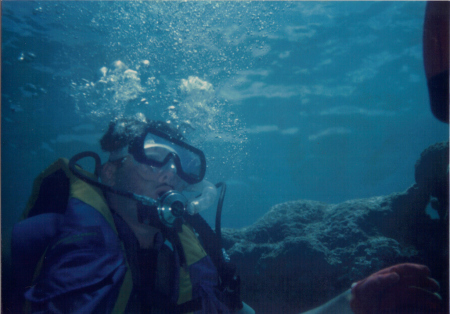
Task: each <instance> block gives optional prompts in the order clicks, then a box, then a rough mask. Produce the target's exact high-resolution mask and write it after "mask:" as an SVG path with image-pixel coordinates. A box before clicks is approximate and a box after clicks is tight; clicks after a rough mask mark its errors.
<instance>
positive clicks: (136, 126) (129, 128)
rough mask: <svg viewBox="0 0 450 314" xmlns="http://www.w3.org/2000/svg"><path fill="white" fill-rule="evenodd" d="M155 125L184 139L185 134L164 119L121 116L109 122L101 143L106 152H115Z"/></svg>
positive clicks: (164, 131) (171, 135) (173, 135)
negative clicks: (148, 119) (147, 119)
mask: <svg viewBox="0 0 450 314" xmlns="http://www.w3.org/2000/svg"><path fill="white" fill-rule="evenodd" d="M148 127H153V128H155V129H157V130H159V131H161V132H163V133H165V134H167V135H169V136H170V137H173V138H175V139H178V140H181V141H184V137H183V135H182V134H181V133H180V132H179V131H178V130H177V129H176V128H174V127H173V126H172V125H171V124H169V123H167V122H164V121H156V120H150V121H148V122H147V121H146V120H142V119H136V118H121V119H116V120H114V121H111V122H110V123H109V127H108V131H106V133H105V134H104V135H103V137H102V138H101V140H100V145H101V148H102V150H103V151H105V152H110V153H111V152H114V151H117V150H119V149H122V148H124V147H125V146H127V145H128V144H130V143H131V142H132V141H133V140H134V139H135V138H136V137H138V136H140V135H141V134H142V133H143V132H144V131H145V129H146V128H148Z"/></svg>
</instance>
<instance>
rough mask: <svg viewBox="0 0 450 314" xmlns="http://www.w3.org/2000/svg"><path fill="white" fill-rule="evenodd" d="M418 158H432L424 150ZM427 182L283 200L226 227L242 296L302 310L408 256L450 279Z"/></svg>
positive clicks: (441, 227)
mask: <svg viewBox="0 0 450 314" xmlns="http://www.w3.org/2000/svg"><path fill="white" fill-rule="evenodd" d="M438 148H439V149H441V146H438ZM447 149H448V144H447ZM433 152H435V151H433ZM447 156H448V155H447ZM421 160H423V161H422V162H425V163H426V162H427V161H424V160H430V161H428V162H432V163H434V162H435V161H434V159H433V158H429V157H428V156H427V154H422V156H421ZM421 167H425V168H427V167H430V164H428V165H427V164H425V165H420V166H418V167H417V166H416V169H417V168H419V173H420V172H421V171H422V170H420V169H421ZM441 168H442V167H441ZM425 172H426V171H425ZM416 173H417V171H416ZM426 173H429V172H426ZM436 173H437V175H439V176H440V171H437V172H436ZM416 178H417V175H416ZM419 178H420V177H419ZM430 180H434V177H433V178H427V179H426V181H427V182H430ZM422 181H423V180H422ZM422 181H421V179H418V183H417V184H414V185H413V186H411V187H410V188H409V189H407V190H406V191H404V192H402V193H393V194H390V195H387V196H379V197H372V198H367V199H355V200H349V201H346V202H343V203H340V204H326V203H322V202H317V201H310V200H298V201H292V202H287V203H282V204H278V205H276V206H274V207H272V208H271V209H270V210H269V212H267V213H266V214H265V215H264V216H263V217H262V218H260V219H259V220H258V221H257V222H256V223H254V224H253V225H251V226H249V227H246V228H242V229H239V230H236V229H223V231H222V237H223V245H224V247H225V249H226V250H227V252H228V254H229V255H230V258H231V261H232V262H234V263H235V264H236V265H237V267H238V269H239V273H240V275H241V278H242V299H243V300H245V302H247V303H248V304H250V305H251V306H252V307H253V308H254V309H255V310H256V312H261V313H299V312H301V311H305V310H308V309H311V308H313V307H315V306H318V305H320V304H323V303H324V302H326V301H328V300H330V299H331V298H333V297H335V296H337V295H338V294H340V293H342V292H344V291H345V290H347V289H349V288H350V286H351V284H352V283H353V282H355V281H358V280H361V279H363V278H365V277H366V276H368V275H370V274H372V273H374V272H376V271H378V270H380V269H382V268H384V267H387V266H390V265H393V264H397V263H403V262H415V263H421V264H426V265H427V266H429V267H430V269H431V270H432V275H433V277H435V278H436V279H438V280H445V278H446V277H445V272H444V271H443V269H444V270H445V269H446V267H447V268H448V266H445V263H443V261H445V260H446V259H448V250H447V251H446V252H444V251H445V250H443V249H442V248H443V247H445V239H446V238H447V237H446V235H447V234H448V228H447V229H446V228H445V224H443V223H442V219H432V218H431V217H430V216H429V215H428V214H427V213H426V207H427V205H428V203H429V200H430V193H433V192H430V188H429V187H424V186H423V185H422V184H421V183H419V182H422ZM439 189H440V186H436V187H433V191H434V190H439ZM446 256H447V257H446ZM437 272H438V273H439V274H437ZM441 274H444V276H440V275H441ZM447 274H448V272H447ZM440 277H442V279H440ZM441 282H442V281H441ZM445 289H446V288H444V290H445ZM441 291H442V286H441ZM447 291H448V290H447ZM442 292H444V291H442Z"/></svg>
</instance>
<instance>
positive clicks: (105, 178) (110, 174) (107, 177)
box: [100, 162, 117, 186]
mask: <svg viewBox="0 0 450 314" xmlns="http://www.w3.org/2000/svg"><path fill="white" fill-rule="evenodd" d="M116 171H117V166H116V165H115V164H113V163H112V162H107V163H105V164H104V165H103V166H102V170H101V172H100V179H101V180H102V183H104V184H106V185H109V186H114V185H115V184H116Z"/></svg>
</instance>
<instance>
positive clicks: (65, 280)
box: [12, 119, 254, 313]
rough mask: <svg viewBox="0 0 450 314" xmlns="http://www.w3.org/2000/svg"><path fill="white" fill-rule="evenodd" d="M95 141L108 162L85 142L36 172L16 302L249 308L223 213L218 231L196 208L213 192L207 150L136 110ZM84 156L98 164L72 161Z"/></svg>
mask: <svg viewBox="0 0 450 314" xmlns="http://www.w3.org/2000/svg"><path fill="white" fill-rule="evenodd" d="M100 144H101V147H102V150H103V151H105V152H107V153H109V160H108V161H107V162H106V163H105V164H103V165H101V162H100V158H99V156H98V155H97V154H95V153H93V152H84V153H81V154H78V155H76V156H74V157H73V158H72V159H71V160H70V161H68V160H66V159H59V160H58V161H57V162H55V163H54V164H52V165H51V166H50V167H49V168H48V169H47V170H45V171H44V172H43V173H42V174H41V175H40V176H39V177H38V178H37V179H36V180H35V184H34V188H33V194H32V196H31V198H30V200H29V203H28V205H27V208H26V210H25V212H24V215H23V218H25V219H24V220H22V221H21V222H19V223H18V224H16V226H15V227H14V230H13V240H12V258H13V260H14V267H15V270H14V277H15V283H16V286H17V287H16V288H17V289H18V290H19V295H20V296H21V300H17V303H20V304H23V307H22V309H20V308H19V310H20V311H25V312H64V313H67V312H76V313H78V312H82V313H91V312H104V313H122V312H126V313H141V312H150V311H153V312H155V313H188V312H195V313H254V311H253V310H252V309H251V308H250V307H249V306H248V305H246V304H245V303H243V302H242V301H241V299H240V295H239V293H240V291H239V280H240V279H239V276H238V275H237V274H236V269H235V267H234V266H233V265H232V264H231V263H229V260H228V258H227V256H226V255H224V250H222V248H221V245H220V242H221V241H220V220H219V226H218V229H219V232H216V233H215V232H214V231H213V230H212V229H211V228H210V227H209V226H208V224H207V223H206V222H205V221H204V220H203V219H202V218H201V217H200V216H199V215H198V212H199V211H201V210H203V209H205V208H208V207H210V206H211V205H213V203H214V202H215V201H216V196H217V187H216V186H215V185H213V184H212V183H210V182H208V181H206V180H204V176H205V172H206V159H205V156H204V154H203V152H202V151H200V150H199V149H197V148H195V147H193V146H191V145H189V144H187V143H186V141H185V139H184V137H183V136H182V134H181V133H180V132H178V131H177V130H176V129H174V128H172V127H171V126H170V125H169V124H167V123H165V122H160V121H149V122H146V121H142V120H139V119H120V120H116V121H113V122H112V123H111V124H110V126H109V129H108V131H107V132H106V134H105V135H104V136H103V137H102V139H101V141H100ZM85 157H92V158H94V159H95V162H96V166H95V173H94V174H91V173H89V172H87V171H85V170H83V169H82V168H81V167H80V166H79V165H78V164H77V162H78V161H80V160H81V159H83V158H85ZM218 187H222V193H221V197H220V199H219V204H218V211H219V209H220V210H221V206H222V202H223V196H224V192H225V186H224V184H218ZM181 191H183V192H186V191H187V192H188V193H191V194H194V196H192V197H191V198H190V199H188V198H187V197H186V196H185V195H184V194H182V193H181ZM219 217H220V216H219ZM219 219H220V218H219ZM216 227H217V220H216ZM216 230H217V228H216ZM197 234H198V236H197ZM22 296H23V297H22ZM21 306H22V305H21Z"/></svg>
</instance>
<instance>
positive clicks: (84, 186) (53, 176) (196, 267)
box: [13, 158, 228, 313]
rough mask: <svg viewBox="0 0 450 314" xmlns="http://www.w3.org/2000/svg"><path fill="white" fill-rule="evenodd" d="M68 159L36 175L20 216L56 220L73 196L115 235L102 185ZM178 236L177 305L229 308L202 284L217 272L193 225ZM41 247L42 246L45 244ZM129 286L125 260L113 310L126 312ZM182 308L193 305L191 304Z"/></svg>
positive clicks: (130, 279) (17, 245) (38, 272)
mask: <svg viewBox="0 0 450 314" xmlns="http://www.w3.org/2000/svg"><path fill="white" fill-rule="evenodd" d="M68 162H69V161H68V160H67V159H65V158H60V159H58V160H57V161H56V162H54V163H53V164H52V165H50V166H49V167H48V168H47V169H46V170H44V171H43V172H42V173H41V174H40V175H39V176H38V177H37V178H36V179H35V181H34V185H33V190H32V194H31V196H30V198H29V201H28V203H27V206H26V209H25V211H24V213H23V215H22V219H27V218H30V217H34V216H37V215H43V216H40V217H44V216H45V215H47V216H48V217H49V221H52V222H53V221H58V215H63V214H64V212H65V210H66V207H67V203H68V200H69V199H70V198H74V199H77V200H79V201H81V202H83V203H85V204H87V205H89V206H90V207H92V208H93V209H95V210H96V211H97V212H98V213H100V214H101V216H102V217H103V218H104V219H105V220H106V221H107V223H108V224H109V226H110V227H111V229H112V230H113V232H114V233H115V234H116V235H118V232H117V229H116V225H115V223H114V219H113V216H112V213H111V211H110V209H109V207H108V205H107V203H106V200H105V198H104V196H103V192H102V191H101V189H99V188H97V187H94V186H92V185H90V184H88V183H86V182H84V181H82V180H80V179H79V178H78V177H76V176H75V175H73V173H72V172H71V171H70V169H69V167H68ZM82 171H83V170H82ZM83 173H84V174H85V175H88V176H91V177H92V178H95V176H94V175H93V174H90V173H89V172H87V171H83ZM45 219H47V218H45ZM51 236H52V233H51V231H50V232H49V234H47V236H46V239H48V238H51ZM13 237H14V235H13ZM178 238H179V241H180V243H181V247H182V250H183V255H184V258H185V265H181V266H182V267H179V272H178V273H179V275H178V276H179V277H178V289H177V290H178V292H179V293H178V300H177V302H176V303H177V304H178V305H183V304H187V303H189V302H190V301H193V299H194V298H195V299H197V300H198V299H200V300H202V299H203V300H202V301H201V303H202V304H201V305H202V307H203V310H204V311H208V308H209V307H211V306H212V307H214V306H215V308H216V310H217V309H218V310H220V311H222V312H228V310H227V308H226V306H224V305H223V304H221V303H220V302H219V301H218V300H217V299H215V297H214V296H213V295H212V294H214V292H213V291H212V289H210V288H211V286H212V285H214V284H215V283H210V284H206V286H203V285H202V281H205V278H206V281H207V280H208V279H211V278H215V276H214V275H216V276H217V271H216V269H215V268H214V265H213V264H212V262H211V260H210V259H209V257H208V254H207V253H206V252H205V250H204V249H203V247H202V245H201V243H200V241H199V240H198V238H197V236H196V234H195V231H194V230H193V228H192V227H191V226H189V225H188V224H183V225H182V226H181V230H180V232H178ZM19 242H20V241H19ZM20 245H21V244H20V243H16V244H15V245H14V244H13V246H16V247H19V248H18V249H16V251H17V250H18V251H20ZM42 247H43V248H44V247H45V245H44V246H42ZM122 248H123V244H122ZM46 250H47V249H46V248H45V249H44V251H43V252H41V254H42V255H41V257H40V259H39V262H37V265H36V266H35V267H34V269H35V270H34V274H33V278H32V280H30V282H31V281H34V280H36V279H37V278H38V276H39V274H40V272H41V268H42V263H43V261H44V258H45V255H46ZM123 250H124V248H123ZM124 252H125V250H124ZM16 255H17V254H16ZM13 259H14V254H13ZM19 264H20V263H19ZM205 272H206V273H205ZM208 272H216V274H211V273H208ZM132 288H133V280H132V274H131V270H130V267H129V265H128V264H127V271H126V273H125V276H124V278H123V282H122V285H121V287H120V290H119V293H118V297H117V301H116V303H115V305H114V310H113V312H114V313H123V312H125V310H126V307H127V303H128V300H129V298H130V295H131V292H132ZM208 298H211V299H214V300H213V302H212V303H215V304H212V303H211V300H208ZM205 300H208V301H205ZM191 303H192V302H191ZM205 307H206V309H205ZM185 308H186V309H192V306H188V307H185ZM26 309H27V310H29V309H30V305H29V304H28V305H26ZM182 309H183V306H181V307H179V309H178V310H179V311H180V312H186V311H184V310H182Z"/></svg>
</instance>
